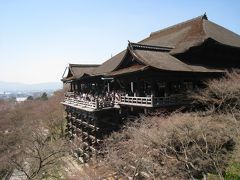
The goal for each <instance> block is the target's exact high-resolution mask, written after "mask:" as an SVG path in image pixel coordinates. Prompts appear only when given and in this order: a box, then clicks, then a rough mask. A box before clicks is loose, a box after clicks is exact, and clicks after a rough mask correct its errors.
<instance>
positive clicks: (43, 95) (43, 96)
mask: <svg viewBox="0 0 240 180" xmlns="http://www.w3.org/2000/svg"><path fill="white" fill-rule="evenodd" d="M40 100H43V101H46V100H48V96H47V93H46V92H44V93H43V94H42V96H41V98H40Z"/></svg>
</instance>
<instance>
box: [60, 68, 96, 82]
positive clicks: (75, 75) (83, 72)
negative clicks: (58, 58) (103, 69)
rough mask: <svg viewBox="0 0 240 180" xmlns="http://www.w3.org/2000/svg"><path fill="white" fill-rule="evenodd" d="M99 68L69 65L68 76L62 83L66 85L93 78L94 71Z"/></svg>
mask: <svg viewBox="0 0 240 180" xmlns="http://www.w3.org/2000/svg"><path fill="white" fill-rule="evenodd" d="M98 66H99V65H97V64H69V66H68V67H67V68H68V73H67V76H66V77H63V78H62V81H63V82H64V83H66V82H69V81H73V80H80V79H81V78H83V77H85V76H91V75H92V74H93V71H94V69H95V68H96V67H98Z"/></svg>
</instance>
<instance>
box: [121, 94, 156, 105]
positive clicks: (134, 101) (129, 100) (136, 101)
mask: <svg viewBox="0 0 240 180" xmlns="http://www.w3.org/2000/svg"><path fill="white" fill-rule="evenodd" d="M118 104H122V105H135V106H144V107H153V96H151V97H134V96H121V99H120V101H119V102H118Z"/></svg>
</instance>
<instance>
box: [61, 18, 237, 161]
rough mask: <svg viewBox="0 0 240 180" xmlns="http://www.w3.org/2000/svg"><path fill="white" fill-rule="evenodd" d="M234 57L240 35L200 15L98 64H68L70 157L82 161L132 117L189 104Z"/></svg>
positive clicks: (230, 66) (233, 63)
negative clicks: (192, 92) (192, 95)
mask: <svg viewBox="0 0 240 180" xmlns="http://www.w3.org/2000/svg"><path fill="white" fill-rule="evenodd" d="M239 57H240V36H239V35H237V34H235V33H233V32H231V31H230V30H227V29H225V28H224V27H222V26H219V25H217V24H215V23H213V22H211V21H209V20H208V18H207V16H206V15H205V14H204V15H203V16H199V17H197V18H194V19H191V20H188V21H185V22H182V23H179V24H177V25H174V26H171V27H168V28H165V29H162V30H160V31H156V32H153V33H151V34H150V36H149V37H147V38H146V39H144V40H142V41H140V42H138V43H133V42H128V43H127V44H126V49H125V50H123V51H122V52H120V53H119V54H117V55H116V56H113V57H112V58H111V59H109V60H107V61H106V62H104V63H103V64H101V65H81V64H69V67H68V72H67V73H66V76H65V77H63V78H62V81H63V83H64V84H66V85H67V87H68V92H66V94H65V100H64V102H62V104H63V105H64V106H65V108H66V113H67V117H66V119H67V122H68V123H67V133H68V135H69V137H70V139H71V141H72V144H73V153H74V154H75V155H76V156H77V157H78V158H79V160H81V161H82V162H86V161H87V160H88V159H89V158H91V157H92V156H97V155H99V154H101V142H102V140H103V138H104V136H107V135H108V134H109V133H111V132H112V131H113V130H117V129H119V128H120V127H121V125H122V123H123V122H124V120H126V119H128V118H129V117H131V116H132V115H136V116H137V115H139V114H141V113H148V112H149V111H154V110H157V109H159V108H180V107H182V106H187V105H189V104H190V103H191V102H190V100H189V99H188V98H187V93H188V91H189V90H193V89H199V88H204V83H203V82H204V81H205V80H208V79H212V78H219V77H221V76H223V75H224V74H225V73H226V72H227V71H232V70H234V69H238V68H240V64H239Z"/></svg>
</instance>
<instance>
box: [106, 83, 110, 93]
mask: <svg viewBox="0 0 240 180" xmlns="http://www.w3.org/2000/svg"><path fill="white" fill-rule="evenodd" d="M107 88H108V92H110V83H109V82H108V83H107Z"/></svg>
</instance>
